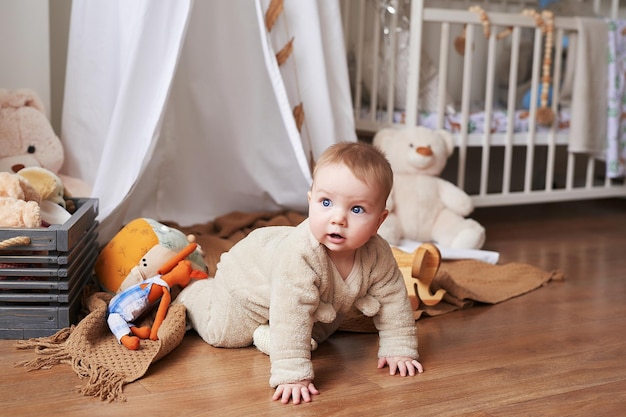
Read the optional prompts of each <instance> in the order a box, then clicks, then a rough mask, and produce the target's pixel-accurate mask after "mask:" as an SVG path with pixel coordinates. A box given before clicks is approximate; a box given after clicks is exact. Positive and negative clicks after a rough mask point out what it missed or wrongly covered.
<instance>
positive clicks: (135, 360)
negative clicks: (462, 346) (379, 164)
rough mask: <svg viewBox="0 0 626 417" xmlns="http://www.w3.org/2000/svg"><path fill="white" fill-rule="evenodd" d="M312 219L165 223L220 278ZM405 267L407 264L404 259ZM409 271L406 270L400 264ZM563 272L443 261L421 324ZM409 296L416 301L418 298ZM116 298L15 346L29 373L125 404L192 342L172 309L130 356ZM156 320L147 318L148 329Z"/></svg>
mask: <svg viewBox="0 0 626 417" xmlns="http://www.w3.org/2000/svg"><path fill="white" fill-rule="evenodd" d="M305 218H306V216H305V215H303V214H301V213H296V212H291V211H281V212H273V211H267V212H253V213H242V212H232V213H229V214H227V215H225V216H222V217H219V218H216V219H215V220H214V221H212V222H209V223H206V224H199V225H195V226H190V227H181V226H179V225H177V224H176V223H173V222H163V223H166V224H169V225H170V226H172V227H176V228H178V229H180V230H181V231H182V232H184V233H185V234H194V235H195V236H196V241H197V243H198V244H199V245H200V246H201V247H202V249H203V251H204V253H205V256H204V258H205V260H206V262H207V264H208V266H209V275H213V274H214V272H215V268H216V265H217V262H218V260H219V257H220V255H221V254H222V253H223V252H226V251H228V250H229V249H230V248H231V247H232V246H233V245H234V244H235V243H236V242H237V241H239V240H241V239H242V238H243V237H245V236H246V235H247V234H248V233H250V231H252V230H254V229H257V228H259V227H265V226H281V225H287V226H295V225H297V224H299V223H300V222H302V220H304V219H305ZM399 262H400V260H399ZM401 266H402V265H401ZM562 278H563V276H562V274H561V273H560V272H559V271H552V272H545V271H542V270H540V269H538V268H535V267H533V266H531V265H527V264H520V263H510V264H505V265H491V264H488V263H485V262H481V261H474V260H462V261H444V262H443V263H442V265H441V268H440V270H439V272H438V274H437V276H436V278H435V279H434V281H433V283H432V286H431V289H432V291H433V292H434V291H436V290H437V289H438V288H443V289H445V290H446V295H445V296H444V298H443V300H442V301H441V302H440V303H439V304H437V305H435V306H432V307H427V306H424V305H420V306H419V308H418V309H417V310H416V311H415V312H414V316H415V319H416V320H417V319H419V318H420V317H422V316H423V315H428V316H437V315H441V314H444V313H448V312H450V311H454V310H458V309H462V308H469V307H471V306H473V305H474V304H475V303H490V304H495V303H499V302H501V301H504V300H507V299H509V298H512V297H515V296H518V295H521V294H524V293H526V292H528V291H532V290H534V289H536V288H538V287H540V286H542V285H544V284H545V283H547V282H549V281H550V280H553V279H562ZM409 295H411V296H413V295H414V294H410V290H409ZM110 297H111V296H110V295H109V294H106V293H103V292H95V293H92V294H89V295H88V296H87V297H86V298H85V301H84V303H83V304H84V307H85V308H86V310H87V312H88V314H87V315H86V316H85V318H84V319H82V320H81V321H80V322H79V323H78V324H77V325H75V326H72V327H69V328H67V329H62V330H60V331H59V332H58V333H56V334H55V335H53V336H50V337H45V338H36V339H29V340H24V341H18V342H17V343H16V346H17V348H19V349H35V352H36V353H37V356H36V357H35V358H34V359H33V360H30V361H25V362H21V363H19V364H17V365H23V366H25V367H27V368H29V369H42V368H49V367H51V366H53V365H55V364H58V363H66V364H69V365H71V367H72V369H73V370H74V371H75V372H76V373H77V374H78V376H79V377H81V378H84V379H87V383H86V384H85V385H84V386H83V387H82V388H81V389H80V392H82V393H83V394H84V395H88V396H93V397H97V398H100V399H102V400H105V401H114V400H122V401H123V400H125V396H124V394H123V392H122V391H123V387H124V385H125V384H128V383H130V382H133V381H136V380H137V379H139V378H141V377H142V376H143V375H144V374H145V373H146V371H147V370H148V368H149V366H150V365H151V364H152V363H153V362H156V361H157V360H159V359H161V358H162V357H163V356H165V355H167V354H168V353H169V352H171V351H172V350H173V349H174V348H175V347H176V346H178V344H179V343H180V342H181V341H182V339H183V337H184V335H185V320H186V317H185V309H184V307H183V306H181V305H176V304H172V305H171V306H170V309H169V311H168V313H167V316H166V319H165V321H164V322H163V324H162V326H161V328H160V329H159V334H158V336H159V340H158V341H151V340H142V341H141V348H140V349H139V350H137V351H131V350H128V349H126V348H125V347H124V346H121V345H119V344H118V343H117V340H116V339H115V337H113V335H112V334H111V332H110V331H109V328H108V326H107V323H106V308H107V305H108V301H109V300H110ZM151 320H152V317H147V318H146V319H145V320H144V322H142V323H138V324H139V325H145V324H148V323H150V322H151ZM341 330H346V331H355V332H370V331H375V329H374V326H373V324H372V321H371V319H370V318H367V317H365V316H363V315H362V314H360V313H359V312H358V311H356V310H354V311H353V312H352V313H351V314H349V315H348V317H347V319H346V320H345V321H344V323H343V325H342V327H341Z"/></svg>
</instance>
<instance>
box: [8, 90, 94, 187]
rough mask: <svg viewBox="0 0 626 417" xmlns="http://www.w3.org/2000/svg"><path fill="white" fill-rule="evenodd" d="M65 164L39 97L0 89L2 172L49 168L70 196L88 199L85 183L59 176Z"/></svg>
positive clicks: (19, 91)
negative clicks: (29, 168)
mask: <svg viewBox="0 0 626 417" xmlns="http://www.w3.org/2000/svg"><path fill="white" fill-rule="evenodd" d="M63 161H64V151H63V145H62V143H61V140H60V139H59V137H58V136H57V135H56V134H55V133H54V130H53V129H52V125H51V124H50V121H49V120H48V118H47V116H46V112H45V109H44V106H43V103H42V102H41V99H40V98H39V96H38V95H37V94H36V93H35V92H34V91H32V90H30V89H18V90H12V91H10V90H6V89H0V171H6V172H12V173H17V172H18V171H20V170H21V169H23V168H26V167H42V168H46V169H48V170H50V171H52V172H53V173H55V174H57V175H58V176H59V178H60V179H61V181H62V183H63V186H64V187H65V190H66V192H67V196H69V197H89V196H90V195H91V188H90V187H89V186H88V185H87V184H86V183H85V182H84V181H82V180H80V179H77V178H73V177H70V176H67V175H62V174H60V173H59V170H60V169H61V166H62V165H63Z"/></svg>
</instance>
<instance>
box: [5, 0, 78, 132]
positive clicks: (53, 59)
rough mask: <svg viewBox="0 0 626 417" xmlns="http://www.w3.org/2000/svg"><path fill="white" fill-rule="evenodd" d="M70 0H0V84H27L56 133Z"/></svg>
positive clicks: (60, 103)
mask: <svg viewBox="0 0 626 417" xmlns="http://www.w3.org/2000/svg"><path fill="white" fill-rule="evenodd" d="M71 5H72V0H0V39H2V41H1V42H0V57H2V59H1V60H0V88H6V89H9V90H14V89H16V88H31V89H33V90H35V91H36V92H37V94H39V96H40V97H41V99H42V100H43V103H44V106H45V107H46V111H47V113H48V117H49V118H50V121H51V123H52V127H53V128H54V130H55V132H57V134H58V133H59V132H61V112H62V109H63V90H64V86H65V61H66V56H67V38H68V33H69V17H70V10H71Z"/></svg>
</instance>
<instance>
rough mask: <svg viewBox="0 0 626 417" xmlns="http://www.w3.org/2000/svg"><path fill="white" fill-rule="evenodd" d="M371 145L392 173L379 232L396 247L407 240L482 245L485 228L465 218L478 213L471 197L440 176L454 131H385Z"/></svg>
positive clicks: (449, 245)
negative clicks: (383, 155)
mask: <svg viewBox="0 0 626 417" xmlns="http://www.w3.org/2000/svg"><path fill="white" fill-rule="evenodd" d="M373 142H374V145H376V146H378V147H379V148H380V149H381V150H382V151H383V152H384V153H385V154H386V156H387V158H388V159H389V162H390V163H391V167H392V169H393V172H394V185H393V189H392V191H391V194H390V196H389V199H388V201H387V208H388V209H389V216H388V217H387V219H386V220H385V221H384V223H383V224H382V226H381V228H380V229H379V233H380V235H381V236H383V237H384V238H385V239H386V240H387V241H388V242H389V243H390V244H392V245H398V244H399V243H400V241H401V240H402V239H408V240H413V241H418V242H435V243H438V244H440V245H441V246H443V247H447V248H458V249H480V248H481V247H482V246H483V244H484V242H485V229H484V228H483V227H482V226H481V225H480V224H479V223H478V222H476V221H475V220H473V219H467V218H466V216H468V215H469V214H470V213H471V212H472V211H473V209H474V205H473V202H472V200H471V198H470V197H469V196H468V195H467V194H466V193H465V192H464V191H463V190H461V189H460V188H458V187H457V186H456V185H454V184H452V183H451V182H449V181H446V180H444V179H442V178H440V177H439V174H441V172H442V171H443V169H444V167H445V165H446V162H447V160H448V157H449V156H450V155H451V154H452V152H453V150H454V142H453V139H452V136H451V135H450V133H448V132H447V131H445V130H432V129H428V128H425V127H422V126H417V127H403V128H387V129H382V130H380V131H379V132H378V133H377V134H376V135H375V136H374V140H373Z"/></svg>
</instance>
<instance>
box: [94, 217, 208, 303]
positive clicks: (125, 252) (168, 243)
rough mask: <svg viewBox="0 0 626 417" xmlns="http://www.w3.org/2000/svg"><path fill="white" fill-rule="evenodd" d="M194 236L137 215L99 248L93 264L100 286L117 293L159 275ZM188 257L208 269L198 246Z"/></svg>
mask: <svg viewBox="0 0 626 417" xmlns="http://www.w3.org/2000/svg"><path fill="white" fill-rule="evenodd" d="M194 242H195V236H193V235H185V234H184V233H183V232H181V231H180V230H178V229H176V228H174V227H169V226H166V225H164V224H162V223H160V222H158V221H156V220H154V219H149V218H144V217H141V218H137V219H134V220H132V221H130V222H128V223H127V224H126V225H125V226H124V227H123V228H122V229H121V230H120V231H119V232H118V233H117V234H116V235H115V236H114V237H113V238H112V239H111V240H110V241H109V242H108V243H107V244H106V245H105V246H104V248H102V250H101V251H100V254H99V255H98V258H97V259H96V264H95V267H94V271H95V275H96V278H97V279H98V281H99V282H100V286H101V287H102V289H104V290H105V291H107V292H110V293H118V292H121V291H124V290H125V289H127V288H128V287H131V286H133V285H135V284H139V283H141V282H143V280H145V279H146V278H149V277H152V276H154V275H156V274H157V272H158V270H159V269H160V268H162V265H163V263H164V262H165V261H167V260H168V259H170V258H172V257H173V256H175V255H176V254H177V253H179V252H180V251H181V250H184V248H185V247H188V245H189V243H194ZM195 248H196V249H195V250H194V251H193V252H191V253H190V254H189V256H188V257H187V259H189V260H190V261H191V263H192V266H193V269H197V270H200V271H202V272H208V269H209V268H208V266H207V264H206V262H205V260H204V256H203V253H202V249H201V248H200V246H199V245H196V246H195Z"/></svg>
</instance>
